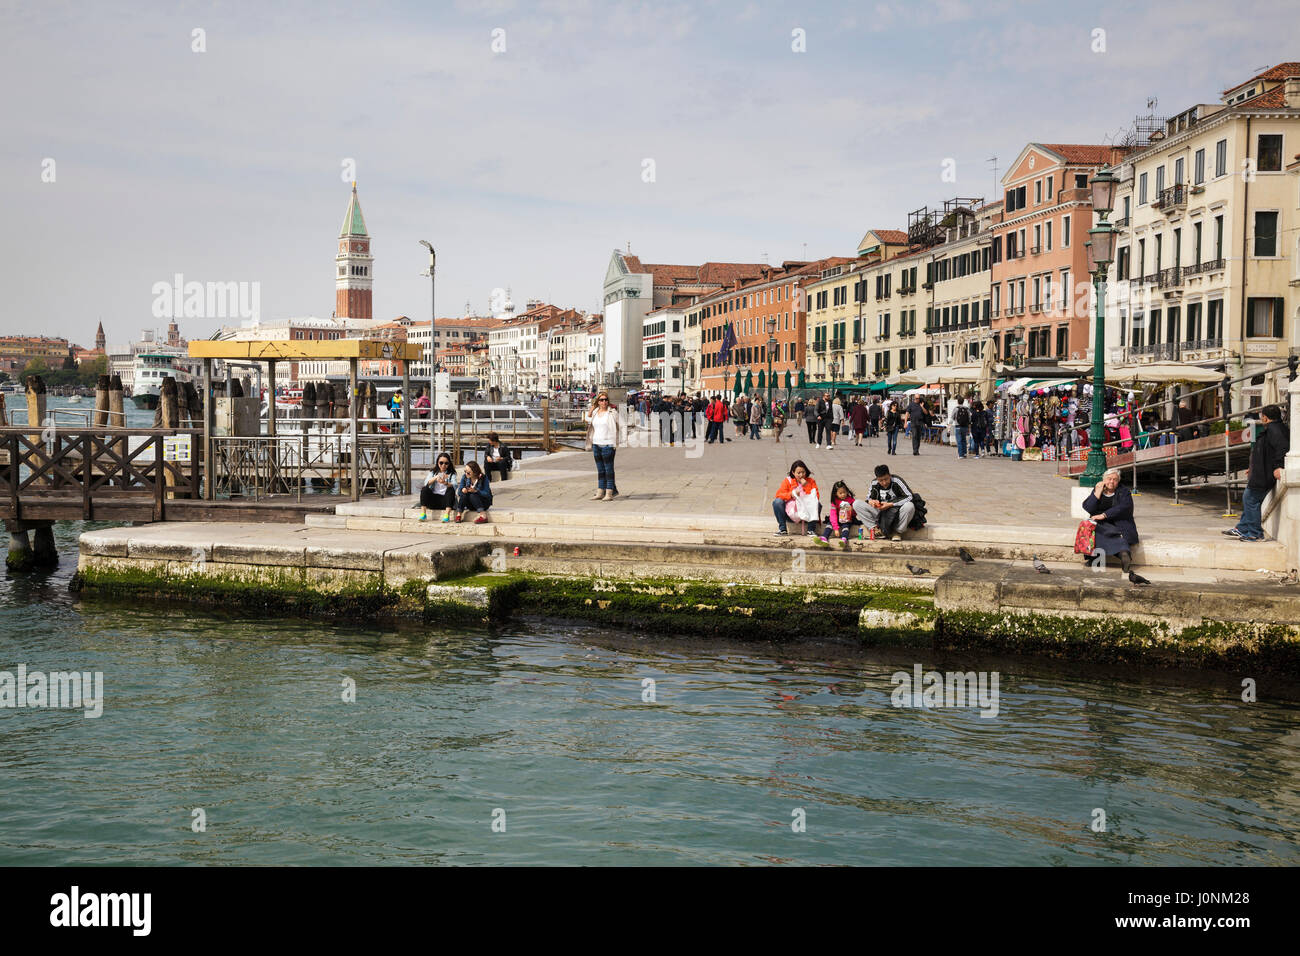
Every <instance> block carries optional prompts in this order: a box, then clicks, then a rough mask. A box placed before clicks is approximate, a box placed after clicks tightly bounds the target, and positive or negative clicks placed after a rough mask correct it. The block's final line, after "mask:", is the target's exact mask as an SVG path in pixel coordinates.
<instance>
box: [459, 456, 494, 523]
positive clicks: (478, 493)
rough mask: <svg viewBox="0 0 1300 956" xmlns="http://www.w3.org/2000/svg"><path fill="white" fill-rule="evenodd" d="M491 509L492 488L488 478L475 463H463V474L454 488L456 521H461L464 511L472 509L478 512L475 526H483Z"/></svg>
mask: <svg viewBox="0 0 1300 956" xmlns="http://www.w3.org/2000/svg"><path fill="white" fill-rule="evenodd" d="M491 507H492V486H491V484H489V483H488V476H487V475H485V474H484V473H483V469H482V468H481V467H479V463H478V462H476V461H468V462H466V463H465V473H464V474H463V475H461V476H460V484H459V485H458V486H457V488H456V518H455V520H456V521H460V520H462V518H464V516H465V512H466V510H468V509H469V508H473V509H474V510H475V511H477V512H478V517H477V518H475V519H474V523H475V524H484V523H485V522H486V521H487V520H488V516H487V512H488V509H489V508H491Z"/></svg>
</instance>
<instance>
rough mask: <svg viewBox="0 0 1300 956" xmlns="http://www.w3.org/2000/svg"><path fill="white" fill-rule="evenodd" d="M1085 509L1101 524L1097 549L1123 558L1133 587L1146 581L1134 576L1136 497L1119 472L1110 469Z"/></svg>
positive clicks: (1136, 540) (1098, 528) (1098, 484)
mask: <svg viewBox="0 0 1300 956" xmlns="http://www.w3.org/2000/svg"><path fill="white" fill-rule="evenodd" d="M1083 510H1084V511H1086V512H1087V513H1088V516H1089V517H1090V518H1091V519H1092V521H1093V523H1095V524H1096V525H1097V535H1096V549H1097V550H1100V551H1103V552H1105V554H1106V555H1107V556H1108V557H1116V558H1119V562H1120V569H1121V572H1122V573H1123V574H1127V575H1128V579H1129V581H1131V582H1132V583H1133V584H1145V583H1146V579H1145V578H1142V577H1139V576H1138V575H1136V574H1134V573H1133V554H1132V548H1133V545H1135V544H1137V542H1138V532H1137V525H1136V524H1134V523H1133V495H1132V494H1131V493H1130V492H1129V490H1128V489H1127V488H1125V487H1124V486H1123V485H1121V484H1120V483H1119V469H1118V468H1108V469H1107V470H1106V473H1105V474H1104V475H1102V476H1101V481H1099V482H1097V486H1096V487H1095V488H1093V490H1092V494H1090V495H1089V496H1088V497H1087V498H1086V499H1084V502H1083Z"/></svg>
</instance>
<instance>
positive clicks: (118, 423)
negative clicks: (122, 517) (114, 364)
mask: <svg viewBox="0 0 1300 956" xmlns="http://www.w3.org/2000/svg"><path fill="white" fill-rule="evenodd" d="M108 424H109V426H110V427H112V428H125V427H126V412H124V411H123V404H122V376H121V375H114V376H113V377H112V378H110V379H109V380H108ZM113 451H114V453H115V454H116V455H118V456H119V457H121V458H125V457H126V454H127V447H126V439H125V438H119V439H118V440H117V441H116V442H115V443H114V445H113ZM118 481H120V482H121V485H122V487H123V488H125V487H126V486H127V484H128V482H127V480H126V472H125V471H123V472H122V473H121V474H120V475H118Z"/></svg>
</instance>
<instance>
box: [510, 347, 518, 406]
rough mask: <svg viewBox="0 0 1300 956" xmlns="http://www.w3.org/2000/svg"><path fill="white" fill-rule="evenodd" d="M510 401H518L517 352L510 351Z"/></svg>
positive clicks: (515, 350) (516, 350)
mask: <svg viewBox="0 0 1300 956" xmlns="http://www.w3.org/2000/svg"><path fill="white" fill-rule="evenodd" d="M510 401H511V402H512V403H517V402H518V401H519V350H518V349H511V350H510Z"/></svg>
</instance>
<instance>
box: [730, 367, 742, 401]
mask: <svg viewBox="0 0 1300 956" xmlns="http://www.w3.org/2000/svg"><path fill="white" fill-rule="evenodd" d="M740 390H741V385H740V369H736V384H735V385H733V386H731V393H732V394H733V395H739V394H740Z"/></svg>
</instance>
